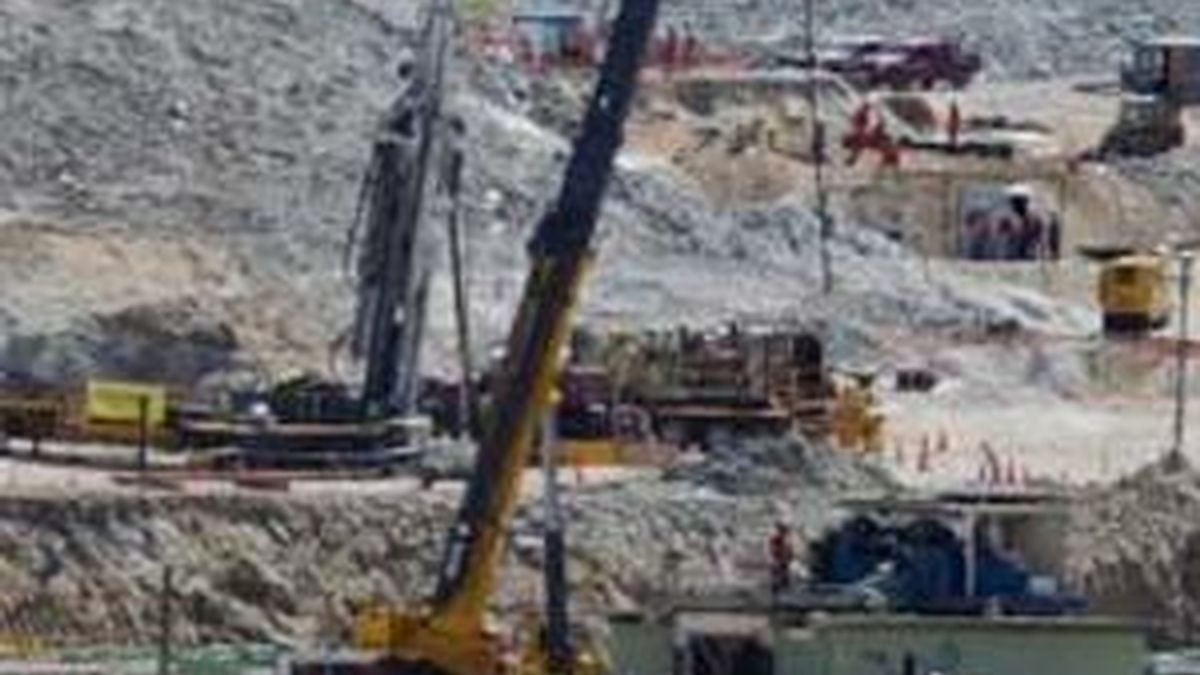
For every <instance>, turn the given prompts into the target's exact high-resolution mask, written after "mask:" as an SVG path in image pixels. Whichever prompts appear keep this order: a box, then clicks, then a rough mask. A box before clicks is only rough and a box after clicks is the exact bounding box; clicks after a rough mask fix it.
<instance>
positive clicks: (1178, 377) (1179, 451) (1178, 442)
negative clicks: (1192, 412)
mask: <svg viewBox="0 0 1200 675" xmlns="http://www.w3.org/2000/svg"><path fill="white" fill-rule="evenodd" d="M1193 260H1194V257H1193V255H1192V254H1191V253H1190V252H1184V253H1182V254H1181V255H1180V256H1179V340H1178V342H1177V344H1176V349H1175V424H1174V433H1173V440H1172V444H1171V454H1170V455H1169V457H1168V464H1169V465H1170V466H1173V467H1182V466H1183V462H1184V455H1183V442H1184V432H1185V422H1186V414H1187V370H1188V321H1189V319H1190V312H1189V309H1190V308H1189V307H1188V305H1189V304H1190V300H1191V290H1192V261H1193Z"/></svg>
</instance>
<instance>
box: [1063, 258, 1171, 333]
mask: <svg viewBox="0 0 1200 675" xmlns="http://www.w3.org/2000/svg"><path fill="white" fill-rule="evenodd" d="M1080 252H1081V253H1082V254H1083V255H1084V256H1085V257H1087V258H1090V259H1092V260H1095V261H1097V262H1098V263H1099V264H1100V272H1099V275H1098V280H1097V283H1096V300H1097V302H1098V303H1099V305H1100V312H1101V316H1102V324H1103V329H1104V333H1105V334H1106V335H1139V334H1145V333H1148V332H1150V331H1154V330H1159V329H1161V328H1164V327H1166V325H1167V324H1168V323H1169V322H1170V319H1171V309H1172V302H1171V288H1170V273H1169V271H1168V266H1169V261H1170V258H1169V257H1168V256H1167V255H1166V253H1164V252H1161V251H1145V250H1138V249H1134V248H1128V247H1082V248H1081V249H1080Z"/></svg>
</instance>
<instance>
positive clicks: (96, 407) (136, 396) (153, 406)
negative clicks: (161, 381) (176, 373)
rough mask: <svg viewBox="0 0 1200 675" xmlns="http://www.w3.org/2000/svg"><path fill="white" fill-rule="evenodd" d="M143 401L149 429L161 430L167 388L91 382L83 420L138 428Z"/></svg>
mask: <svg viewBox="0 0 1200 675" xmlns="http://www.w3.org/2000/svg"><path fill="white" fill-rule="evenodd" d="M142 401H145V405H146V416H147V422H148V423H149V425H150V426H152V427H153V426H162V425H163V423H164V422H166V419H167V390H166V388H165V387H161V386H157V385H149V384H137V383H133V382H112V381H104V380H88V383H87V397H86V402H85V404H84V418H85V420H86V421H87V422H116V423H130V424H138V423H139V421H140V419H141V414H142V412H141V409H142Z"/></svg>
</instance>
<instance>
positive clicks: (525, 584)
mask: <svg viewBox="0 0 1200 675" xmlns="http://www.w3.org/2000/svg"><path fill="white" fill-rule="evenodd" d="M784 451H785V450H784V446H783V445H780V446H778V447H777V448H775V449H769V448H764V449H763V450H762V451H761V454H760V455H759V456H760V457H761V459H760V460H759V461H761V462H762V463H763V465H764V466H766V465H772V466H775V469H774V472H775V473H776V474H777V476H778V480H777V481H776V482H775V483H774V485H777V486H778V487H774V488H773V487H771V486H770V485H762V486H760V487H759V489H757V490H755V491H753V492H750V491H747V490H741V491H740V492H739V493H738V494H729V493H725V492H722V491H721V490H720V489H717V488H715V487H714V486H710V485H707V484H706V482H705V481H704V480H703V479H702V478H701V477H700V476H698V475H696V474H691V475H690V476H679V477H677V478H676V479H675V480H670V481H660V480H658V479H657V478H655V477H653V476H647V477H645V478H643V479H637V480H631V481H624V482H619V483H615V484H601V485H595V486H586V485H585V486H581V487H576V488H571V489H569V490H568V491H567V493H566V495H565V506H564V508H565V510H566V516H567V522H568V527H569V530H568V541H569V547H570V552H571V560H572V565H571V570H570V571H571V578H572V581H573V584H574V586H575V588H576V591H577V598H578V601H579V602H580V604H581V606H582V607H584V608H589V607H590V608H604V609H612V608H613V607H614V606H621V605H625V606H630V605H640V604H642V603H645V602H647V601H648V600H649V599H650V598H653V597H656V594H660V593H662V592H663V591H664V590H668V589H669V590H672V591H680V590H688V591H696V592H702V591H704V590H706V589H711V588H714V587H725V586H739V585H741V586H745V585H747V584H749V585H750V586H752V587H753V586H757V585H761V582H762V581H764V580H765V560H766V559H765V554H766V552H765V548H764V542H765V541H766V538H767V534H768V533H769V531H770V529H771V527H772V525H773V523H775V522H777V521H780V520H784V521H786V522H789V523H792V524H793V525H794V526H795V527H796V528H797V529H798V530H800V531H801V532H802V533H804V534H805V535H806V536H810V537H811V536H815V535H816V534H817V532H819V530H820V529H821V528H822V527H824V526H825V525H827V524H828V523H829V522H830V521H831V518H833V513H834V511H833V509H832V507H833V506H834V502H835V500H836V499H837V496H838V495H839V494H841V491H842V490H843V489H845V488H846V487H847V486H848V485H849V484H853V485H855V486H858V487H863V488H866V487H875V488H879V487H887V485H888V483H887V482H886V481H885V479H883V478H882V477H881V476H877V475H875V474H874V473H873V472H869V471H860V470H858V469H857V468H855V466H854V463H853V462H850V461H848V460H845V459H843V458H840V457H836V456H833V455H831V454H829V452H828V451H825V450H819V449H807V450H805V457H804V458H803V459H801V460H782V461H781V460H780V459H779V455H778V453H780V452H784ZM747 452H754V451H753V450H751V449H747ZM793 468H794V469H795V472H794V473H788V471H789V470H790V469H793ZM784 475H786V476H787V479H786V480H784V478H783V477H784ZM697 481H698V482H697ZM717 487H719V486H717ZM458 495H459V492H458V491H457V490H456V489H452V488H451V487H450V486H449V485H443V486H441V487H435V488H433V489H429V490H412V491H404V492H401V493H388V492H383V493H373V492H372V491H365V492H363V493H362V494H319V493H318V494H295V495H282V496H270V495H248V494H238V495H220V496H169V495H163V494H150V495H146V496H142V497H138V496H135V495H128V496H120V495H113V494H108V495H100V494H81V495H76V496H75V497H76V498H75V499H71V500H66V499H65V498H64V497H63V496H62V495H45V496H40V497H36V498H34V497H29V498H25V497H12V496H10V497H8V498H6V499H5V500H3V501H0V552H2V555H0V584H2V585H3V586H4V588H5V594H4V598H3V603H0V628H3V629H4V630H6V631H8V632H10V633H12V634H16V635H21V634H23V633H22V631H24V630H28V628H29V627H30V626H34V627H37V632H38V634H39V637H41V638H42V639H44V640H46V641H47V642H48V643H51V644H56V645H59V644H61V645H71V644H83V645H99V644H106V645H121V644H129V645H131V644H137V643H147V642H150V641H152V640H153V639H154V636H155V635H156V634H157V631H158V630H159V626H158V623H157V620H156V616H157V615H156V608H157V607H158V603H159V601H160V598H161V587H162V586H161V578H162V572H163V568H164V567H165V566H170V567H171V568H172V570H173V574H174V580H175V587H176V593H177V597H178V614H177V616H178V619H179V624H178V627H177V636H178V638H179V640H180V641H181V642H182V643H184V644H206V643H213V642H227V641H238V642H240V641H249V642H273V643H283V644H294V643H308V644H312V643H313V642H314V641H317V640H320V639H327V638H330V637H331V636H334V637H336V636H340V635H342V634H343V633H344V631H346V630H347V629H348V628H349V626H350V623H351V621H352V618H353V616H354V612H355V609H356V608H357V607H361V606H362V603H364V602H371V601H377V600H389V601H393V602H401V603H402V602H411V601H414V600H417V599H419V598H422V597H424V596H425V594H426V593H428V592H429V591H430V590H431V588H430V586H431V585H432V584H433V583H434V581H435V579H436V575H437V564H438V562H439V560H440V555H441V553H442V540H443V537H444V533H445V531H446V528H448V527H449V525H450V522H451V518H452V516H453V514H454V509H455V506H456V504H457V499H458ZM542 520H543V513H542V507H541V504H540V502H537V501H532V502H530V503H529V504H528V505H526V506H525V507H524V509H523V512H522V514H521V515H520V516H519V517H518V519H517V521H516V523H515V525H514V528H513V536H512V542H513V545H512V547H511V551H512V555H511V556H510V565H509V566H508V569H507V572H506V577H505V582H504V586H503V589H502V591H501V594H500V598H499V600H498V602H499V603H500V605H501V606H511V605H519V604H525V603H530V602H534V601H536V588H537V587H538V584H539V581H538V580H539V579H540V576H539V575H540V572H539V571H538V570H539V568H538V563H539V560H540V558H539V556H540V536H541V526H540V524H541V522H542ZM672 561H674V562H672ZM671 565H674V566H673V567H672V566H671ZM531 589H534V590H531Z"/></svg>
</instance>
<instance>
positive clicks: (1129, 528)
mask: <svg viewBox="0 0 1200 675" xmlns="http://www.w3.org/2000/svg"><path fill="white" fill-rule="evenodd" d="M1072 529H1073V534H1072V536H1071V538H1070V541H1069V548H1070V550H1071V551H1072V558H1071V570H1070V574H1071V577H1072V578H1073V579H1074V581H1075V582H1076V583H1077V584H1079V585H1080V588H1081V589H1082V590H1084V591H1085V593H1086V595H1088V596H1089V597H1090V598H1092V600H1093V603H1094V608H1095V609H1096V610H1098V611H1101V612H1110V613H1114V614H1118V615H1123V616H1132V617H1137V618H1140V619H1143V620H1146V621H1149V622H1153V623H1154V625H1155V627H1156V629H1157V631H1156V632H1157V634H1158V636H1159V637H1160V638H1161V639H1164V640H1168V641H1171V642H1175V643H1193V642H1195V640H1196V638H1197V636H1200V473H1197V472H1196V471H1195V470H1193V469H1191V468H1190V467H1189V468H1187V469H1185V470H1183V471H1168V470H1166V469H1164V468H1163V467H1162V466H1161V465H1154V466H1151V467H1149V468H1146V469H1144V470H1142V471H1141V472H1139V473H1137V474H1135V475H1133V476H1131V477H1129V478H1127V479H1125V480H1122V481H1120V482H1119V483H1117V484H1116V485H1115V486H1113V487H1112V488H1108V489H1103V490H1099V491H1096V492H1094V493H1093V494H1090V495H1088V496H1087V497H1086V498H1085V499H1084V500H1083V501H1082V502H1081V503H1080V504H1079V506H1078V508H1077V509H1076V510H1075V514H1074V523H1073V528H1072Z"/></svg>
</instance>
